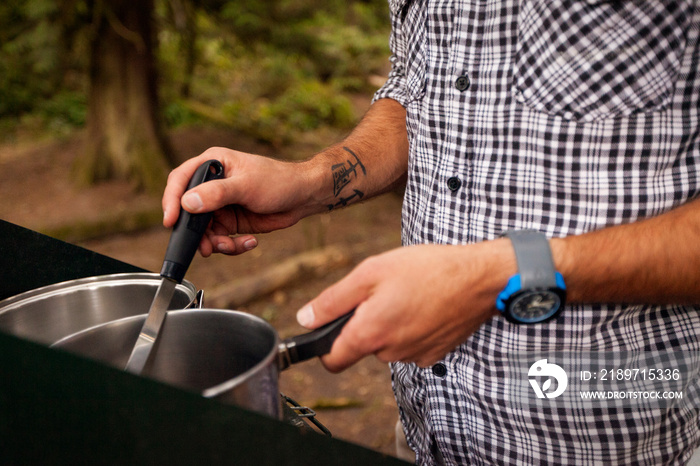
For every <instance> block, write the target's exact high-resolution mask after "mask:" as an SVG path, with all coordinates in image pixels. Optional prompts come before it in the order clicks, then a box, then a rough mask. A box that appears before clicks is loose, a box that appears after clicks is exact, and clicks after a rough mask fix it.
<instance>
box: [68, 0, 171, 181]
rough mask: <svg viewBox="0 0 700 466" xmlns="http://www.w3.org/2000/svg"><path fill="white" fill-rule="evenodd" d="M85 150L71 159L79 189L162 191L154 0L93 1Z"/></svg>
mask: <svg viewBox="0 0 700 466" xmlns="http://www.w3.org/2000/svg"><path fill="white" fill-rule="evenodd" d="M90 3H91V7H92V9H93V18H95V24H94V25H93V31H94V36H93V41H92V48H91V56H90V93H89V102H88V114H87V140H86V145H85V150H84V152H83V153H82V154H79V156H78V158H77V159H76V161H75V165H74V172H75V175H76V178H77V181H78V182H79V183H81V184H83V185H91V184H95V183H97V182H99V181H102V180H108V179H126V180H129V181H131V182H132V183H133V184H134V186H135V187H136V188H138V189H144V190H147V191H151V192H162V189H163V187H164V186H165V180H166V177H167V173H168V168H169V167H170V166H171V165H172V157H171V152H170V148H169V145H168V143H167V141H166V138H165V135H164V134H163V131H162V127H161V120H160V117H159V105H158V94H157V86H156V78H157V76H156V65H155V59H154V50H155V40H154V37H155V35H154V31H153V23H152V17H153V0H139V1H137V2H132V1H129V0H109V1H107V2H105V1H102V0H94V1H93V2H90Z"/></svg>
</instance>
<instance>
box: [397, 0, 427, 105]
mask: <svg viewBox="0 0 700 466" xmlns="http://www.w3.org/2000/svg"><path fill="white" fill-rule="evenodd" d="M423 1H424V0H390V1H389V8H390V10H391V14H392V24H393V37H392V39H393V42H394V44H393V49H394V55H395V58H396V60H398V62H399V63H400V64H401V65H402V66H403V69H404V73H405V77H406V94H407V96H408V103H410V102H413V101H415V100H418V99H421V98H422V97H423V96H424V95H425V86H426V68H427V60H426V47H427V37H426V30H425V26H426V11H425V8H424V7H423V5H422V3H423Z"/></svg>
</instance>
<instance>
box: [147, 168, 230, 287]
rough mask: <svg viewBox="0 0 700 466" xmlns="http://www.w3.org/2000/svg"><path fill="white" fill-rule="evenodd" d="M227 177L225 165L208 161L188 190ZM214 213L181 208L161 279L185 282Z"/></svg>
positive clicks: (199, 170)
mask: <svg viewBox="0 0 700 466" xmlns="http://www.w3.org/2000/svg"><path fill="white" fill-rule="evenodd" d="M223 177H224V166H223V165H222V163H221V162H219V161H218V160H208V161H206V162H204V163H203V164H201V165H200V166H199V167H198V168H197V170H196V171H195V172H194V175H192V178H190V183H189V184H188V185H187V190H186V191H189V190H190V189H192V188H194V187H195V186H197V185H200V184H202V183H204V182H206V181H211V180H219V179H221V178H223ZM213 215H214V213H213V212H206V213H203V214H191V213H189V212H187V211H186V210H185V209H182V208H180V216H179V217H178V218H177V222H176V223H175V226H174V227H173V231H172V233H171V234H170V242H169V243H168V249H166V251H165V260H164V261H163V268H162V269H161V270H160V275H161V277H166V278H170V279H171V280H175V281H176V282H177V283H182V279H183V278H185V273H186V272H187V269H188V268H189V266H190V262H192V258H193V257H194V254H195V252H197V247H199V242H200V241H201V240H202V235H204V231H205V230H206V229H207V226H209V221H210V220H211V218H212V216H213Z"/></svg>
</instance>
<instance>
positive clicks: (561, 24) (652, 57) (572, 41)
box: [513, 0, 693, 121]
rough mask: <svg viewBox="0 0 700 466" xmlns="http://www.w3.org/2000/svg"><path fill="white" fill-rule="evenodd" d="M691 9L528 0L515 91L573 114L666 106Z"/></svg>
mask: <svg viewBox="0 0 700 466" xmlns="http://www.w3.org/2000/svg"><path fill="white" fill-rule="evenodd" d="M692 9H693V6H692V5H691V3H690V2H689V1H683V2H679V1H673V0H647V1H645V0H639V1H615V0H607V1H606V0H567V1H563V2H552V1H551V0H524V1H523V2H522V3H521V8H520V11H519V13H518V15H519V17H518V43H517V47H516V53H515V67H514V74H513V91H514V94H515V98H516V99H517V100H518V101H520V102H521V103H523V104H525V105H527V106H528V107H531V108H533V109H535V110H538V111H542V112H547V113H550V114H554V115H558V116H561V117H563V118H565V119H569V120H583V121H594V120H600V119H604V118H611V117H616V116H624V115H630V114H633V113H636V112H645V111H652V110H659V109H662V108H663V107H665V106H666V105H667V104H668V102H669V101H670V99H671V96H672V94H673V89H674V86H675V83H676V80H677V78H678V74H679V71H680V68H681V60H682V56H683V51H684V48H685V43H686V32H687V30H688V27H689V25H690V18H692V16H693V11H692Z"/></svg>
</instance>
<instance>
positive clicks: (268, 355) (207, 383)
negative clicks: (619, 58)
mask: <svg viewBox="0 0 700 466" xmlns="http://www.w3.org/2000/svg"><path fill="white" fill-rule="evenodd" d="M351 315H352V313H350V314H347V315H345V316H343V317H341V318H340V319H337V320H336V321H334V322H332V323H330V324H328V325H326V326H325V327H322V328H320V329H317V330H315V331H313V332H310V333H307V334H304V335H299V336H297V337H293V338H289V339H287V340H285V341H283V342H282V341H280V339H279V337H278V335H277V332H276V331H275V329H274V328H273V327H272V326H271V325H270V324H268V323H267V322H265V321H264V320H263V319H260V318H259V317H256V316H253V315H251V314H246V313H243V312H238V311H226V310H219V309H199V310H181V311H170V312H168V314H167V317H166V319H165V322H164V323H163V327H162V329H161V331H160V333H159V336H158V340H157V341H156V344H155V347H154V349H153V352H152V353H151V358H150V359H149V361H148V363H147V364H146V366H145V367H144V370H143V372H142V375H143V376H145V377H150V378H153V379H156V380H159V381H161V382H165V383H167V384H170V385H174V386H177V387H180V388H184V389H186V390H190V391H195V392H198V393H201V394H202V395H203V396H205V397H208V398H215V399H218V400H219V401H222V402H224V403H229V404H235V405H238V406H241V407H244V408H247V409H250V410H252V411H257V412H259V413H262V414H266V415H269V416H272V417H274V418H278V419H279V418H280V417H281V414H282V412H281V406H280V396H279V385H278V375H279V371H280V370H283V369H285V368H286V367H288V366H289V365H290V364H293V363H296V362H299V361H303V360H306V359H310V358H312V357H315V356H320V355H323V354H325V353H327V352H329V351H330V348H331V346H332V344H333V341H334V340H335V338H336V337H337V335H338V334H339V333H340V330H341V329H342V327H343V325H344V324H345V323H346V322H347V320H348V319H349V318H350V317H351ZM145 319H146V316H145V315H142V316H134V317H129V318H125V319H121V320H118V321H115V322H109V323H107V324H103V325H100V326H97V327H94V328H91V329H88V330H85V331H82V332H79V333H76V334H75V335H70V336H68V337H66V338H64V339H63V340H61V341H58V342H57V343H55V344H54V345H52V346H53V347H54V348H61V349H64V350H67V351H70V352H72V353H77V354H80V355H83V356H86V357H89V358H91V359H96V360H98V361H102V362H104V363H107V364H109V365H112V366H114V367H117V368H120V369H121V368H123V367H124V364H125V363H126V361H127V359H128V358H129V355H130V354H131V350H132V348H133V346H134V342H135V341H136V339H137V338H138V335H139V332H140V330H141V327H142V325H143V322H144V320H145Z"/></svg>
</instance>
